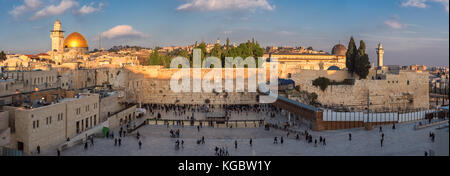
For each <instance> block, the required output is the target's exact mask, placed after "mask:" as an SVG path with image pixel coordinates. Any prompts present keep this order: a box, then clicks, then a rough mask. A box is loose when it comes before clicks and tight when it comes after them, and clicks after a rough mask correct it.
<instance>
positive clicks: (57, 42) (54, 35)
mask: <svg viewBox="0 0 450 176" xmlns="http://www.w3.org/2000/svg"><path fill="white" fill-rule="evenodd" d="M50 32H51V34H50V38H51V39H52V51H56V52H62V51H64V47H63V45H64V31H62V30H61V21H59V20H56V21H55V24H54V25H53V30H51V31H50Z"/></svg>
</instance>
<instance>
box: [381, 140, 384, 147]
mask: <svg viewBox="0 0 450 176" xmlns="http://www.w3.org/2000/svg"><path fill="white" fill-rule="evenodd" d="M383 142H384V139H381V148H383Z"/></svg>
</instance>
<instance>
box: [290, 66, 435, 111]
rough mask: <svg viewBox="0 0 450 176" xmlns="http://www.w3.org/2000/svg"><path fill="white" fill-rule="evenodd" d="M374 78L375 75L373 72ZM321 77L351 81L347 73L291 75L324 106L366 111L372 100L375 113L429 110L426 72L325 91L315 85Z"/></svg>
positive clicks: (302, 72)
mask: <svg viewBox="0 0 450 176" xmlns="http://www.w3.org/2000/svg"><path fill="white" fill-rule="evenodd" d="M371 74H374V71H373V70H372V71H371ZM318 77H326V78H328V79H330V80H335V81H343V80H345V79H349V78H351V75H349V74H348V73H347V72H346V71H310V70H299V71H297V72H296V73H294V74H292V79H293V80H294V81H295V82H296V84H297V85H298V86H300V89H301V90H304V91H307V92H310V93H316V94H317V95H318V101H319V102H320V103H322V104H323V105H331V106H341V105H342V106H346V107H353V108H355V109H365V108H366V107H367V102H368V98H370V103H371V106H370V108H371V109H373V110H383V109H384V110H386V109H428V108H429V90H428V89H429V86H428V73H426V72H423V73H422V72H411V71H401V72H400V73H399V74H386V79H385V80H372V79H364V80H359V79H356V81H355V85H330V86H329V87H328V88H327V89H326V90H325V91H322V90H320V88H318V87H315V86H313V85H312V82H313V80H315V79H317V78H318ZM369 77H371V76H370V75H369ZM369 93H370V97H368V95H369Z"/></svg>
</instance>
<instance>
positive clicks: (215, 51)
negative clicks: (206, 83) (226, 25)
mask: <svg viewBox="0 0 450 176" xmlns="http://www.w3.org/2000/svg"><path fill="white" fill-rule="evenodd" d="M211 56H214V57H217V58H221V57H222V48H221V46H220V44H215V45H214V48H213V49H212V50H211Z"/></svg>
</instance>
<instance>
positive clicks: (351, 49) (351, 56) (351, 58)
mask: <svg viewBox="0 0 450 176" xmlns="http://www.w3.org/2000/svg"><path fill="white" fill-rule="evenodd" d="M356 54H357V51H356V44H355V39H354V38H353V36H352V37H351V38H350V42H349V44H348V50H347V54H346V55H347V60H346V63H345V64H346V66H347V69H348V72H350V73H351V74H353V73H354V70H355V69H354V68H355V66H354V63H355V58H356Z"/></svg>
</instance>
